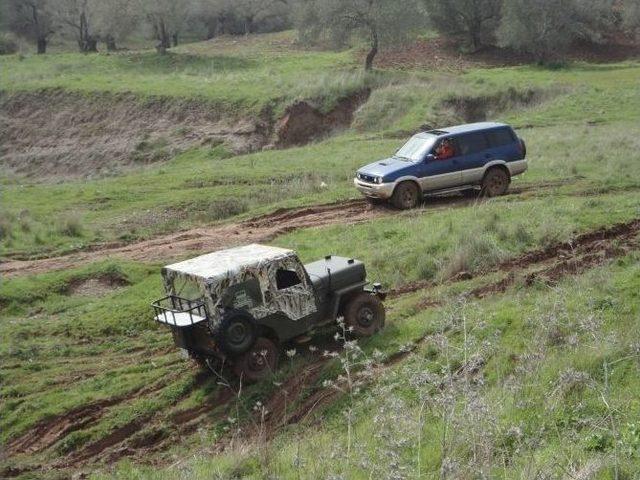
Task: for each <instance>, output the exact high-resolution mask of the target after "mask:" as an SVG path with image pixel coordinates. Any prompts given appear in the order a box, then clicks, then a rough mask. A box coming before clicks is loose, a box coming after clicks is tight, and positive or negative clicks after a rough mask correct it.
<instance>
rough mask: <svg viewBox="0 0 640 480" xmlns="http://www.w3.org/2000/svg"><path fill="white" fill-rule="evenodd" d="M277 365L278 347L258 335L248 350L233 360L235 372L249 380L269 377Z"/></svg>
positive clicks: (255, 380) (254, 380)
mask: <svg viewBox="0 0 640 480" xmlns="http://www.w3.org/2000/svg"><path fill="white" fill-rule="evenodd" d="M277 366H278V347H277V346H276V344H275V343H273V342H272V341H271V340H269V339H268V338H265V337H259V338H258V339H257V340H256V341H255V342H254V344H253V345H252V346H251V348H250V349H249V350H248V351H246V352H245V353H243V354H242V355H240V356H238V357H237V358H236V359H235V360H234V371H235V374H236V375H237V376H238V377H239V378H242V379H244V380H246V381H249V382H258V381H260V380H263V379H265V378H268V377H270V376H271V375H273V373H274V372H275V371H276V368H277Z"/></svg>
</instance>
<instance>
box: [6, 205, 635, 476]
mask: <svg viewBox="0 0 640 480" xmlns="http://www.w3.org/2000/svg"><path fill="white" fill-rule="evenodd" d="M289 214H290V215H293V216H295V215H294V214H292V213H291V212H289ZM274 215H276V214H274ZM265 221H266V220H265ZM639 248H640V219H636V220H633V221H631V222H627V223H622V224H618V225H614V226H612V227H607V228H600V229H597V230H594V231H591V232H588V233H585V234H582V235H580V236H578V237H576V238H575V239H574V240H573V241H571V242H562V243H557V244H553V245H550V246H548V247H546V248H544V249H540V250H533V251H530V252H527V253H525V254H523V255H520V256H518V257H516V258H513V259H510V260H507V261H504V262H502V263H501V264H499V265H497V266H496V267H494V268H492V269H489V270H488V271H486V272H482V274H498V276H502V278H501V279H500V280H497V281H496V280H495V277H492V281H491V282H488V283H487V284H485V285H483V286H480V287H476V288H475V289H473V290H470V291H468V292H466V294H465V295H466V296H468V297H471V298H484V297H487V296H491V295H494V294H499V293H502V292H504V291H506V289H507V288H508V287H510V286H512V285H522V286H523V287H526V286H528V285H531V284H532V283H534V282H538V281H540V282H544V283H547V284H554V283H556V282H557V281H559V280H560V279H562V278H563V277H565V276H567V275H574V274H579V273H582V272H584V271H586V270H587V269H589V268H593V267H596V266H598V265H602V264H605V263H607V262H609V261H610V260H612V259H614V258H617V257H621V256H624V255H626V254H628V253H629V252H631V251H634V250H635V251H637V250H638V249H639ZM470 277H471V276H470V275H462V276H459V277H456V278H453V279H451V280H450V282H451V283H455V282H458V281H465V280H468V279H469V278H470ZM431 286H432V285H429V284H418V283H416V284H412V285H408V286H407V287H405V288H404V289H399V290H396V291H395V292H394V295H396V296H400V295H403V294H407V293H410V292H413V293H416V292H424V293H425V294H426V295H425V297H423V298H422V299H421V300H419V301H418V305H419V306H420V307H421V308H432V307H437V306H439V305H440V302H439V301H438V300H434V299H429V298H428V296H427V295H428V294H429V291H430V288H431ZM429 338H430V337H428V336H422V337H419V338H416V339H415V340H414V342H413V344H412V345H411V346H410V347H409V348H404V349H402V350H400V351H398V352H396V353H394V354H391V355H390V356H388V358H387V359H386V360H384V361H383V362H381V363H380V364H378V365H376V366H375V367H374V369H373V372H374V373H380V372H382V371H384V370H385V369H388V368H390V367H391V366H393V365H395V364H397V363H398V362H400V361H402V360H403V359H404V358H406V357H407V356H408V355H410V354H411V352H413V351H415V349H416V348H418V347H419V346H420V345H421V344H424V343H425V342H428V341H429ZM325 343H326V345H323V346H322V347H323V348H322V349H324V348H326V349H327V350H329V351H339V349H340V345H339V344H338V343H336V342H335V341H332V340H325ZM320 350H321V349H319V350H318V351H317V352H315V353H311V352H307V353H306V354H304V356H305V357H306V365H304V366H303V367H301V368H300V369H299V370H298V371H296V373H295V375H290V376H289V377H288V378H287V379H285V380H284V383H283V384H282V385H281V386H279V387H278V388H277V389H275V390H274V391H273V392H272V393H271V394H270V396H268V398H266V399H265V400H264V402H263V405H264V408H265V410H264V412H259V413H253V415H249V420H248V421H246V422H245V423H244V424H243V425H241V426H239V428H238V429H236V430H234V431H233V432H231V431H230V432H229V433H228V434H226V435H224V436H223V437H222V438H221V439H220V441H219V442H217V443H216V444H215V445H213V446H212V447H211V449H210V452H209V453H211V454H215V453H219V452H221V451H224V450H225V449H227V448H231V447H233V446H234V445H236V444H238V443H244V442H253V441H260V442H263V441H268V440H269V439H271V438H273V437H274V436H275V435H276V434H277V433H278V432H279V431H280V430H281V429H282V428H284V427H286V426H287V425H291V424H296V423H300V422H307V423H308V422H312V423H313V422H318V421H319V419H320V418H321V417H320V414H321V412H322V411H323V409H324V408H325V407H326V406H328V405H330V404H331V403H332V402H333V401H335V400H336V399H337V398H338V397H339V396H340V395H341V393H340V389H339V388H335V387H332V386H323V385H320V384H319V378H321V374H322V372H323V366H324V365H325V364H326V363H328V362H329V361H330V360H331V358H332V357H331V355H329V356H325V355H322V354H321V353H320ZM458 373H459V374H460V375H466V374H475V373H476V372H475V371H474V372H467V371H466V370H465V366H462V367H461V369H460V372H458ZM374 376H375V375H374ZM204 381H206V372H205V373H202V372H201V373H200V374H198V376H197V377H196V380H195V381H194V388H195V386H197V385H201V384H202V383H203V382H204ZM363 381H364V382H365V383H367V382H369V381H371V378H366V379H364V380H363ZM164 384H165V382H160V383H159V384H157V385H153V386H150V387H148V388H146V389H143V390H139V391H136V392H132V393H131V394H128V395H126V396H124V397H120V398H113V399H109V400H105V401H102V402H97V403H93V404H88V405H86V406H83V407H79V408H77V409H75V410H73V411H70V412H67V413H66V414H63V415H60V416H58V417H54V418H53V419H50V420H48V421H46V422H42V423H40V424H38V425H36V426H35V427H34V428H32V429H31V430H30V431H29V432H26V433H25V434H24V435H22V436H21V437H19V438H16V439H14V440H13V441H11V442H10V443H9V444H8V446H7V447H8V448H7V450H8V452H9V454H10V455H15V454H20V453H22V454H24V453H32V452H38V451H43V450H45V449H47V448H49V447H51V446H52V445H53V444H54V443H55V442H56V441H58V440H60V439H61V438H63V437H64V436H66V435H67V434H69V433H70V432H72V431H75V430H79V429H81V428H85V427H86V426H87V425H90V424H94V423H96V422H97V421H98V420H99V419H100V417H101V416H102V415H103V414H104V413H105V412H106V411H107V410H108V408H109V407H111V406H113V405H115V404H118V403H120V402H123V401H128V400H129V399H131V398H132V397H133V396H136V397H139V396H145V395H150V394H153V393H154V392H157V391H158V390H159V389H161V388H162V386H163V385H164ZM338 386H340V385H338ZM238 388H239V387H238V385H234V384H233V383H229V384H228V385H226V386H225V385H221V386H220V387H219V388H218V389H216V391H214V392H212V394H211V398H210V399H209V400H207V401H205V402H203V403H202V404H201V405H198V406H196V407H192V408H189V409H186V410H178V411H177V412H174V413H172V414H171V415H170V416H169V417H166V418H165V416H163V417H162V418H159V417H155V418H144V419H135V420H133V421H132V422H131V423H130V424H127V425H124V426H123V427H120V428H118V429H116V430H114V431H113V432H111V433H110V434H109V435H107V436H106V437H104V438H103V439H101V440H99V441H97V442H95V443H92V444H90V445H87V446H85V447H84V448H83V449H81V450H79V451H77V452H73V453H71V454H69V455H68V456H66V457H63V458H62V459H59V460H58V461H56V462H55V463H53V464H49V465H48V467H46V468H51V467H53V468H56V469H66V468H70V467H74V468H81V467H82V466H83V465H89V464H92V463H95V462H102V461H107V463H111V462H113V461H116V460H118V459H120V458H123V457H130V458H135V459H137V460H139V461H141V462H146V461H149V456H150V455H151V454H153V453H157V452H162V451H164V450H166V449H167V448H170V447H172V446H175V445H176V444H177V443H179V442H180V440H181V439H184V438H185V437H188V436H189V435H191V434H193V433H194V432H196V431H197V429H198V428H199V427H200V426H202V425H203V424H207V423H210V422H211V421H216V420H218V421H219V420H220V418H224V415H227V414H228V410H229V409H230V408H233V405H234V399H235V398H236V397H237V392H238ZM177 403H179V400H178V401H177ZM153 424H168V425H170V426H171V428H170V429H169V431H168V432H169V433H167V429H164V432H165V433H159V434H154V433H152V434H150V435H149V436H146V437H144V438H136V437H135V434H137V433H138V432H139V431H140V430H141V429H142V428H143V427H144V426H148V425H153ZM35 468H36V469H38V468H40V467H35ZM4 473H5V474H7V476H10V474H11V473H13V472H8V471H5V472H4Z"/></svg>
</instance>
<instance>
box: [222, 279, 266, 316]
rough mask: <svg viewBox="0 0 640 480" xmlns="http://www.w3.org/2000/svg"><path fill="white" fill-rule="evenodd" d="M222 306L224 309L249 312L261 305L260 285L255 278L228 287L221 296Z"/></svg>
mask: <svg viewBox="0 0 640 480" xmlns="http://www.w3.org/2000/svg"><path fill="white" fill-rule="evenodd" d="M221 303H222V305H223V306H224V307H226V308H234V309H238V310H251V309H252V308H255V307H258V306H260V305H262V292H261V290H260V283H258V280H257V279H255V278H249V279H247V280H245V281H244V282H242V283H236V284H235V285H231V286H229V288H227V291H226V292H224V294H223V295H222V302H221Z"/></svg>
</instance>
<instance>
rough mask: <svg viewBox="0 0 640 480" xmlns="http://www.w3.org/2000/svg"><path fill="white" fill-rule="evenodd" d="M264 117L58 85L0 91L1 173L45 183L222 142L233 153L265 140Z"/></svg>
mask: <svg viewBox="0 0 640 480" xmlns="http://www.w3.org/2000/svg"><path fill="white" fill-rule="evenodd" d="M269 122H270V120H268V118H266V116H265V118H254V119H238V118H230V116H228V115H224V114H223V113H222V112H219V111H216V109H215V108H212V106H211V105H209V104H207V103H206V102H202V101H195V100H184V99H172V98H153V99H151V100H148V101H144V100H142V99H140V98H139V97H137V96H135V95H133V94H110V93H92V94H91V95H83V94H81V93H71V92H67V91H64V90H61V89H49V90H42V91H38V92H25V93H16V94H12V95H8V94H2V95H0V127H1V129H2V131H3V136H2V138H3V141H2V147H1V150H0V158H1V163H2V165H3V168H4V169H5V174H7V173H13V174H16V175H20V176H26V177H30V178H36V179H43V178H46V179H47V180H56V179H58V180H60V179H65V178H72V177H96V176H103V175H112V174H115V173H119V172H121V171H122V170H123V169H126V168H128V167H130V166H136V165H145V164H149V163H153V162H158V161H163V160H168V159H169V158H171V157H173V156H174V155H176V154H177V153H179V152H181V151H184V150H185V149H187V148H190V147H193V146H198V145H217V144H224V145H226V146H227V148H228V149H229V150H230V151H232V152H235V153H244V152H250V151H255V150H258V149H260V148H261V147H262V146H264V145H265V144H267V143H269V137H270V134H271V129H270V123H269Z"/></svg>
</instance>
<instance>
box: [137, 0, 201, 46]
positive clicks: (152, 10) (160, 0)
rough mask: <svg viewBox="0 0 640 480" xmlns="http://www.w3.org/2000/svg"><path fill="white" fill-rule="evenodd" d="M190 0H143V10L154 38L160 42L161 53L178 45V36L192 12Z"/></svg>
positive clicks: (158, 44)
mask: <svg viewBox="0 0 640 480" xmlns="http://www.w3.org/2000/svg"><path fill="white" fill-rule="evenodd" d="M190 6H191V2H190V1H189V0H142V12H143V14H144V18H145V20H146V21H147V23H148V25H149V26H150V27H151V31H152V35H153V38H154V39H155V40H156V41H157V42H158V43H157V44H156V50H157V51H158V53H160V54H164V53H166V51H167V49H168V48H170V47H171V45H172V43H173V46H177V45H178V37H179V34H180V32H181V31H182V29H183V28H184V25H185V23H186V20H187V18H188V17H189V13H190Z"/></svg>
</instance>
